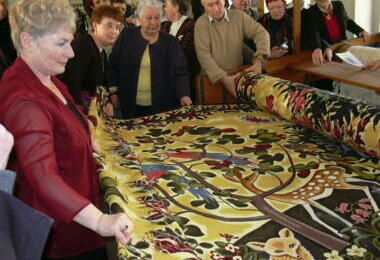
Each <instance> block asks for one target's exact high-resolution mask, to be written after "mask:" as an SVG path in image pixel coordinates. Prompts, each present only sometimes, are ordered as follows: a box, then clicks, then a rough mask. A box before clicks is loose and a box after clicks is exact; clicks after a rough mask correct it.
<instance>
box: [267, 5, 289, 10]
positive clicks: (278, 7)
mask: <svg viewBox="0 0 380 260" xmlns="http://www.w3.org/2000/svg"><path fill="white" fill-rule="evenodd" d="M283 9H285V6H273V7H271V8H268V10H269V11H278V10H283Z"/></svg>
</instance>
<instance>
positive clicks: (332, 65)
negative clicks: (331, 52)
mask: <svg viewBox="0 0 380 260" xmlns="http://www.w3.org/2000/svg"><path fill="white" fill-rule="evenodd" d="M290 67H291V68H292V69H294V70H297V71H301V72H304V73H306V74H309V75H314V76H317V77H320V78H329V79H332V80H336V81H339V82H344V83H348V84H351V85H355V86H358V87H362V88H367V89H372V90H375V91H377V92H380V71H378V70H377V71H369V70H362V69H360V68H358V67H355V66H352V65H348V64H344V63H339V62H329V63H326V64H323V65H322V66H314V65H313V64H312V62H311V61H303V62H300V63H295V64H292V65H291V66H290Z"/></svg>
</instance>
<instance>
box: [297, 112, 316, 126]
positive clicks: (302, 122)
mask: <svg viewBox="0 0 380 260" xmlns="http://www.w3.org/2000/svg"><path fill="white" fill-rule="evenodd" d="M297 124H299V125H301V126H304V127H307V128H313V121H312V120H311V118H310V117H308V116H307V115H303V116H302V117H301V118H299V119H298V120H297Z"/></svg>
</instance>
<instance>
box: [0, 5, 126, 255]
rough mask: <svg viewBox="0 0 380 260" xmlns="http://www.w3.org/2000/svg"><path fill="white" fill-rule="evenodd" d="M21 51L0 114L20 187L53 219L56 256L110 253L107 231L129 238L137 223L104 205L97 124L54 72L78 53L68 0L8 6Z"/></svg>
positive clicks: (1, 88)
mask: <svg viewBox="0 0 380 260" xmlns="http://www.w3.org/2000/svg"><path fill="white" fill-rule="evenodd" d="M10 23H11V30H12V39H13V41H14V44H15V46H16V48H17V50H18V51H19V53H20V57H19V58H17V60H16V61H15V62H14V64H13V65H12V66H11V67H10V68H9V69H8V70H7V71H6V72H5V74H4V76H3V79H2V82H1V84H0V122H1V123H2V124H3V125H4V126H5V127H6V128H7V129H8V130H9V131H10V132H11V133H12V134H13V136H14V143H15V151H16V157H17V161H16V171H17V173H18V176H17V181H16V183H17V189H16V192H15V195H16V196H17V197H18V198H20V199H21V200H22V201H24V202H25V203H26V204H28V205H30V206H32V207H33V208H35V209H37V210H39V211H41V212H43V213H45V214H46V215H48V216H50V217H52V218H53V219H54V224H53V227H52V231H51V233H50V236H49V239H48V242H47V245H46V247H45V251H44V257H46V258H48V259H50V258H52V259H57V258H65V259H66V258H67V257H70V258H69V259H107V257H106V253H105V250H104V241H103V238H102V236H114V237H116V239H117V240H118V241H119V242H121V243H124V244H126V243H127V242H128V241H129V239H130V236H131V233H132V229H133V224H132V222H131V221H130V219H129V218H128V216H127V215H126V214H124V213H120V214H115V215H109V214H103V213H102V212H101V211H100V210H99V207H100V201H101V198H100V191H99V179H98V175H97V172H96V170H97V167H96V164H95V160H94V158H93V155H92V153H93V147H95V146H94V145H93V142H92V140H91V135H90V133H91V126H90V124H89V122H88V120H87V118H86V116H85V115H84V114H83V113H82V112H81V110H80V109H79V108H78V107H77V106H76V105H75V102H74V100H73V98H72V97H71V96H70V94H69V92H68V90H67V87H66V86H65V85H64V84H63V83H62V82H61V81H59V80H58V79H57V78H56V77H55V75H57V74H60V73H62V72H63V71H64V69H65V65H66V63H67V61H68V59H69V58H72V57H73V55H74V53H73V50H72V48H71V46H70V42H71V41H72V39H73V33H74V31H75V13H74V11H73V9H72V7H71V5H70V4H69V2H68V1H67V0H33V1H30V0H21V1H19V2H17V3H16V4H15V6H14V7H13V8H11V10H10Z"/></svg>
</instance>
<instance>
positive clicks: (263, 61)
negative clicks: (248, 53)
mask: <svg viewBox="0 0 380 260" xmlns="http://www.w3.org/2000/svg"><path fill="white" fill-rule="evenodd" d="M256 61H261V65H262V66H264V65H265V63H266V61H265V59H264V58H263V56H261V55H258V56H256V57H255V58H254V59H253V63H255V62H256Z"/></svg>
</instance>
